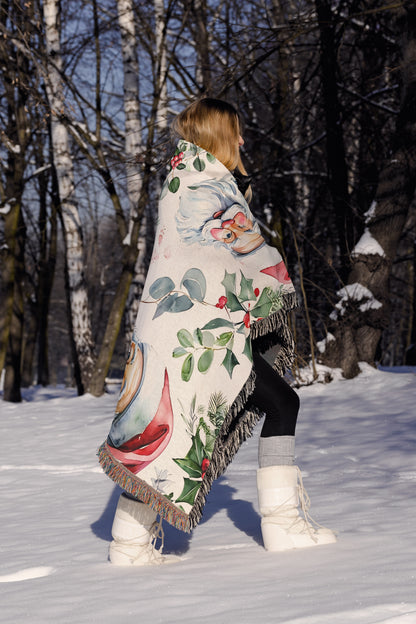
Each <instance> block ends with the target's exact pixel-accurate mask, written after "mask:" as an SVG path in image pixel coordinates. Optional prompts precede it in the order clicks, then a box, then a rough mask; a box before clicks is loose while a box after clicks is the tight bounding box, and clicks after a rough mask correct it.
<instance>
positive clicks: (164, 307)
mask: <svg viewBox="0 0 416 624" xmlns="http://www.w3.org/2000/svg"><path fill="white" fill-rule="evenodd" d="M177 298H178V293H172V294H171V295H168V296H167V297H165V298H164V299H162V301H159V303H158V304H157V307H156V311H155V313H154V315H153V319H156V318H157V317H158V316H161V315H162V314H163V313H164V312H170V311H171V309H172V307H173V305H174V302H175V301H176V299H177Z"/></svg>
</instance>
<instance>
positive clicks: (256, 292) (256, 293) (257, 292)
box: [254, 288, 260, 297]
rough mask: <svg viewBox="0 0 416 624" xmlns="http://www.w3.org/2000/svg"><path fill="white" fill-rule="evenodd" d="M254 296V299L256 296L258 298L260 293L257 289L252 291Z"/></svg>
mask: <svg viewBox="0 0 416 624" xmlns="http://www.w3.org/2000/svg"><path fill="white" fill-rule="evenodd" d="M254 294H255V296H256V297H258V296H259V294H260V291H259V289H258V288H255V289H254Z"/></svg>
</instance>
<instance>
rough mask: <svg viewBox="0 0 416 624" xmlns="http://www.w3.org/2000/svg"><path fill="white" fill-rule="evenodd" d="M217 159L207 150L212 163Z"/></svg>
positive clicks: (209, 160)
mask: <svg viewBox="0 0 416 624" xmlns="http://www.w3.org/2000/svg"><path fill="white" fill-rule="evenodd" d="M216 160H217V159H216V158H215V156H213V155H212V154H210V153H209V152H207V161H208V162H210V163H214V162H215V161H216Z"/></svg>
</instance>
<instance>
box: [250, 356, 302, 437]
mask: <svg viewBox="0 0 416 624" xmlns="http://www.w3.org/2000/svg"><path fill="white" fill-rule="evenodd" d="M253 365H254V370H255V372H256V387H255V389H254V392H253V394H252V395H251V396H250V397H249V400H248V403H247V407H249V406H250V405H252V406H253V407H257V408H258V409H259V410H260V411H261V412H264V413H265V415H266V418H265V420H264V424H263V428H262V430H261V434H260V435H261V437H262V438H268V437H271V436H294V435H295V429H296V420H297V417H298V412H299V397H298V395H297V394H296V392H295V391H294V390H293V388H291V387H290V386H289V384H288V383H286V381H285V380H284V379H283V377H281V376H280V375H279V374H278V373H277V372H276V371H275V370H274V369H273V368H272V367H271V366H270V365H269V364H268V363H267V362H266V360H265V359H264V358H262V357H261V355H260V354H259V353H256V352H255V351H254V352H253Z"/></svg>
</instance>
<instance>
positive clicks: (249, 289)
mask: <svg viewBox="0 0 416 624" xmlns="http://www.w3.org/2000/svg"><path fill="white" fill-rule="evenodd" d="M238 298H239V300H240V301H255V300H256V295H255V294H254V289H253V280H252V279H246V277H245V276H244V275H243V273H241V282H240V294H239V296H238Z"/></svg>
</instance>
